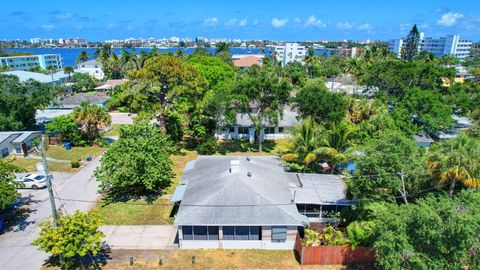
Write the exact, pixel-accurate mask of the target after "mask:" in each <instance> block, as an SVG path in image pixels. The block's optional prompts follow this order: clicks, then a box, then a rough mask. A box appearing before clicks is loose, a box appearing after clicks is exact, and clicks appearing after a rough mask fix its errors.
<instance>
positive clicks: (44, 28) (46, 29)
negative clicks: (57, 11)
mask: <svg viewBox="0 0 480 270" xmlns="http://www.w3.org/2000/svg"><path fill="white" fill-rule="evenodd" d="M42 28H43V30H45V31H52V30H53V29H54V28H55V25H53V24H44V25H42Z"/></svg>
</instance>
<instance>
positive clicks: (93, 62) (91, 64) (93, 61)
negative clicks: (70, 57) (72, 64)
mask: <svg viewBox="0 0 480 270" xmlns="http://www.w3.org/2000/svg"><path fill="white" fill-rule="evenodd" d="M81 65H85V66H94V65H98V66H99V67H101V66H102V64H101V63H100V62H98V61H97V60H96V59H93V60H88V61H85V62H80V63H78V66H81Z"/></svg>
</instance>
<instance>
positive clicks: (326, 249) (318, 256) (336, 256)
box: [295, 234, 375, 264]
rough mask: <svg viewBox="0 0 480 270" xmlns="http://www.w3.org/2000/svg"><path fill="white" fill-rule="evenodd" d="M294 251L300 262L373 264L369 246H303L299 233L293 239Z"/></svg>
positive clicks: (372, 253) (372, 252)
mask: <svg viewBox="0 0 480 270" xmlns="http://www.w3.org/2000/svg"><path fill="white" fill-rule="evenodd" d="M295 252H296V254H297V258H298V260H299V261H300V263H301V264H373V263H375V252H374V251H373V250H372V249H371V248H366V247H357V248H355V249H352V248H351V247H350V246H315V247H308V246H303V244H302V239H301V238H300V235H298V234H297V238H296V240H295Z"/></svg>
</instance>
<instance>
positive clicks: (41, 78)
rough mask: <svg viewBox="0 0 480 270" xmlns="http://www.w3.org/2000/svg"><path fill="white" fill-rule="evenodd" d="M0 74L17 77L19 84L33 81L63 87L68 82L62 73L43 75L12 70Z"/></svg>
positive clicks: (65, 75)
mask: <svg viewBox="0 0 480 270" xmlns="http://www.w3.org/2000/svg"><path fill="white" fill-rule="evenodd" d="M1 74H4V75H14V76H17V77H18V79H19V80H20V82H26V81H28V80H35V81H37V82H41V83H46V84H50V85H63V84H65V83H66V82H68V74H65V73H64V72H63V71H58V72H55V73H53V74H43V73H38V72H31V71H24V70H14V71H5V72H2V73H1Z"/></svg>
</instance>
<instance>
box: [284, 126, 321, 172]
mask: <svg viewBox="0 0 480 270" xmlns="http://www.w3.org/2000/svg"><path fill="white" fill-rule="evenodd" d="M319 138H320V128H319V127H318V126H317V125H315V123H314V121H313V120H312V118H311V117H307V118H305V119H304V120H303V122H302V125H301V126H299V127H298V128H297V129H296V130H295V132H294V136H293V147H292V149H291V150H292V153H289V154H285V155H283V156H282V158H283V159H285V160H288V161H299V162H301V163H302V164H303V171H305V170H306V169H307V168H308V167H309V166H310V164H312V162H314V161H315V160H316V159H317V155H316V154H315V151H316V150H317V148H318V143H319Z"/></svg>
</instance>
